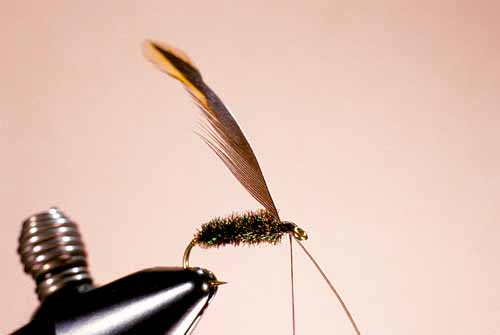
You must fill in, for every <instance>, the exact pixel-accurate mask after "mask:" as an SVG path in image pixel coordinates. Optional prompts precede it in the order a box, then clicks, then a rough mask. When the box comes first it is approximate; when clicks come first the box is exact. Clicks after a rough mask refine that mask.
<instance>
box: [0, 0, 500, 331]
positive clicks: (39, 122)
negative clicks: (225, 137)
mask: <svg viewBox="0 0 500 335" xmlns="http://www.w3.org/2000/svg"><path fill="white" fill-rule="evenodd" d="M434 2H435V1H429V2H428V3H427V4H426V3H423V2H421V1H413V4H411V3H410V2H405V1H389V0H386V1H380V2H373V1H367V2H353V1H335V2H334V1H329V0H325V1H308V2H306V1H301V2H298V1H297V2H293V1H272V2H270V1H264V0H262V1H260V0H259V1H252V2H240V3H237V2H235V1H218V0H216V1H206V2H199V3H197V2H182V1H155V2H153V1H147V2H139V1H137V2H133V1H108V2H102V1H79V2H76V1H52V2H46V1H17V2H16V1H11V2H6V1H4V2H3V3H2V4H1V5H0V13H1V14H0V16H1V22H2V24H1V25H2V29H1V30H0V41H1V42H2V46H3V47H2V52H1V56H0V73H1V78H2V81H1V82H2V83H1V85H2V88H1V90H0V139H1V140H0V146H1V147H0V152H1V159H2V162H1V165H0V169H1V170H0V171H1V174H0V183H1V188H0V203H1V208H2V211H3V214H2V220H1V236H0V262H1V266H2V277H1V282H0V283H1V285H0V297H1V299H0V301H1V303H0V315H1V317H0V319H1V321H0V333H7V332H9V331H11V330H13V329H14V328H16V327H19V326H21V324H23V323H24V322H26V321H27V320H28V318H29V316H30V313H31V312H32V311H33V310H34V308H35V307H36V305H37V301H36V299H35V295H34V294H33V288H34V285H33V283H32V280H31V279H30V278H29V277H27V276H26V275H24V274H23V272H22V268H21V266H20V264H19V261H18V257H17V255H16V253H15V250H16V244H17V241H16V240H17V236H18V232H19V228H20V222H21V221H22V219H24V218H25V217H26V216H27V215H29V214H32V213H34V212H36V211H39V210H44V209H47V208H48V207H49V206H51V205H57V206H60V207H61V208H62V209H63V210H65V211H66V212H67V213H68V214H69V215H71V216H72V217H73V218H75V219H76V220H78V221H79V222H80V224H81V230H82V231H83V234H84V237H85V240H86V243H87V245H88V250H89V252H90V261H91V270H92V273H93V275H94V277H95V279H96V281H97V282H99V283H107V282H110V281H112V280H114V279H117V278H119V277H121V276H124V275H126V274H129V273H131V272H133V271H136V270H139V269H141V268H146V267H150V266H156V265H180V261H181V255H182V252H183V250H184V247H185V245H186V244H187V242H188V241H189V240H190V238H191V236H192V233H193V232H194V231H195V229H196V228H197V227H198V225H200V224H201V223H203V222H205V221H206V220H208V219H210V218H212V217H214V216H217V215H225V214H229V213H231V212H232V211H236V210H245V209H254V208H257V207H258V205H257V203H256V202H255V201H254V200H253V199H252V198H251V197H250V196H249V195H247V193H246V192H245V191H244V190H243V189H242V187H240V185H239V184H237V182H236V181H235V180H234V178H233V177H232V176H231V175H230V174H229V172H228V171H226V169H225V167H224V166H223V164H222V163H220V162H219V161H218V159H217V158H216V157H215V155H213V154H212V153H211V152H209V150H208V148H207V147H206V146H205V145H204V144H203V143H202V142H201V141H200V140H199V139H198V138H197V137H196V136H195V135H194V133H193V132H192V130H193V129H194V128H195V126H194V125H195V121H196V118H197V110H196V108H195V107H194V105H193V104H192V103H191V102H190V99H189V98H188V96H187V94H186V93H185V92H184V90H183V89H182V88H181V87H180V85H179V84H178V83H176V82H174V81H173V80H171V79H168V78H167V77H166V76H165V75H163V74H161V73H160V72H158V71H157V70H156V69H154V68H153V66H152V65H151V64H149V63H147V62H146V61H145V60H144V59H143V56H142V54H141V49H140V46H141V42H142V41H143V40H144V39H145V38H155V39H159V40H164V41H168V42H169V43H171V44H174V45H177V46H179V47H181V48H183V49H184V50H185V51H186V52H187V53H188V54H190V55H191V56H192V58H193V59H194V60H195V62H196V63H197V64H198V65H199V66H200V67H201V69H202V71H203V73H204V75H205V78H206V79H207V81H208V82H209V83H210V84H211V85H212V86H213V88H214V89H215V90H216V91H217V92H219V93H220V96H221V97H222V98H223V99H224V101H225V102H226V103H227V104H228V105H229V106H230V107H231V108H232V110H233V111H234V113H235V115H236V116H237V118H238V120H239V121H240V122H241V124H242V125H243V127H244V129H245V131H246V133H247V135H248V137H249V139H250V141H251V143H252V144H253V146H254V150H255V151H256V153H257V156H258V157H259V159H260V161H261V165H262V168H263V170H264V172H265V175H266V177H267V180H268V183H269V185H270V188H271V192H272V194H273V196H274V198H275V201H276V203H277V205H278V207H279V209H280V213H281V214H282V217H283V218H285V219H291V220H295V221H296V222H297V223H299V224H300V225H302V226H304V228H306V229H308V231H309V234H310V240H309V241H308V242H307V246H308V247H309V248H310V251H311V252H312V253H313V254H314V255H315V256H316V257H317V258H318V260H319V261H320V263H322V264H323V266H324V267H325V269H326V271H327V273H328V274H329V276H331V278H332V279H333V280H334V282H335V283H336V284H337V286H338V288H339V290H340V291H341V293H342V294H343V296H344V298H345V299H346V301H347V303H348V305H349V306H350V307H351V309H352V311H353V314H354V315H355V317H356V318H357V320H358V322H359V325H360V328H361V330H362V331H363V333H364V334H370V335H374V334H380V335H387V334H395V335H400V334H412V335H413V334H414V335H422V334H454V335H462V334H463V335H465V334H467V335H469V334H481V335H498V334H500V289H499V284H498V283H499V282H500V270H499V266H498V257H499V252H500V248H499V246H498V240H499V236H500V227H499V218H500V215H499V214H500V213H499V212H500V210H499V199H500V191H499V190H500V173H499V171H500V170H499V169H500V158H499V157H500V151H499V147H498V144H499V141H500V134H499V127H500V113H499V110H498V106H499V104H500V97H499V93H500V61H499V60H500V47H499V34H500V23H499V22H500V21H499V20H498V10H499V9H500V5H499V3H498V2H495V1H483V2H482V3H481V2H477V1H447V2H446V3H445V2H439V1H438V2H436V3H438V4H434ZM296 251H297V253H296V259H297V264H296V272H297V305H298V307H297V308H298V310H297V318H298V320H297V322H298V323H297V328H298V331H297V334H317V333H320V334H325V333H334V334H352V333H353V332H352V330H351V329H350V326H349V324H348V322H347V320H346V319H345V317H344V315H343V313H342V311H341V309H340V307H339V305H338V303H337V302H336V301H335V300H334V298H333V297H332V296H331V294H330V293H329V292H328V291H327V288H326V286H325V285H324V284H323V282H322V281H321V279H320V277H319V275H318V274H317V273H316V272H315V271H314V269H313V268H312V267H311V264H310V263H308V262H307V261H306V260H305V258H304V255H303V254H302V253H299V251H298V250H296ZM287 252H288V250H287V246H286V244H284V245H282V246H279V247H261V248H240V249H236V248H226V249H223V250H218V251H216V250H214V251H202V250H200V249H196V250H195V251H194V252H193V255H192V263H193V264H195V265H200V266H203V267H206V268H209V269H211V270H213V271H214V272H215V273H216V274H217V275H218V277H219V278H220V279H223V280H226V281H228V282H229V283H230V285H227V286H225V287H223V288H221V290H220V291H219V294H218V296H217V297H216V299H215V300H214V302H213V305H212V306H211V307H210V308H209V310H208V311H207V313H206V316H205V318H204V320H203V321H202V322H201V323H200V325H199V327H198V329H197V332H196V333H197V334H215V333H217V334H256V333H263V334H290V333H291V331H290V330H291V327H290V298H289V277H288V276H289V274H288V256H287Z"/></svg>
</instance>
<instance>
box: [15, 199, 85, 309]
mask: <svg viewBox="0 0 500 335" xmlns="http://www.w3.org/2000/svg"><path fill="white" fill-rule="evenodd" d="M18 253H19V255H20V256H21V262H22V263H23V265H24V271H25V272H26V273H28V274H30V275H31V276H32V277H33V279H34V280H35V282H36V285H37V288H36V293H37V294H38V298H39V299H40V300H44V299H45V298H46V297H47V296H49V295H51V294H52V293H54V292H56V291H58V290H59V289H61V288H63V287H65V286H67V285H68V284H70V283H71V284H75V285H78V284H86V285H91V284H92V278H91V277H90V274H89V272H88V269H87V254H86V252H85V246H84V244H83V241H82V238H81V235H80V233H79V231H78V227H77V225H76V223H75V222H73V221H71V219H69V218H68V217H67V216H66V215H64V213H62V212H61V211H60V210H59V209H57V208H55V207H53V208H50V209H49V210H48V211H46V212H41V213H38V214H35V215H33V216H31V217H29V218H27V219H26V220H25V221H24V222H23V226H22V230H21V235H20V236H19V248H18Z"/></svg>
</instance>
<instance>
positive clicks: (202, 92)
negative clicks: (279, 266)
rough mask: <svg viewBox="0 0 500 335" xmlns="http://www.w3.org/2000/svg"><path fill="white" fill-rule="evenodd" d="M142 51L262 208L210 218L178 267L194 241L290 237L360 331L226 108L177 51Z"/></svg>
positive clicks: (208, 244) (215, 243)
mask: <svg viewBox="0 0 500 335" xmlns="http://www.w3.org/2000/svg"><path fill="white" fill-rule="evenodd" d="M144 53H145V56H146V57H147V58H148V59H149V60H150V61H151V62H152V63H153V64H155V65H156V66H157V67H159V68H160V70H162V71H163V72H166V73H167V74H168V75H170V76H172V77H173V78H175V79H177V80H179V81H180V82H181V83H182V84H183V85H184V87H185V88H186V90H187V91H188V93H189V94H190V95H191V97H192V98H193V100H194V102H195V103H196V104H197V105H198V107H199V108H200V109H201V111H202V114H203V116H204V121H205V122H203V123H202V125H201V126H202V133H201V134H199V135H200V137H201V138H202V139H203V141H205V143H206V144H207V145H208V146H209V147H210V149H212V150H213V151H214V152H215V154H216V155H217V156H218V157H219V158H220V159H221V160H222V162H223V163H224V164H225V165H226V166H227V168H228V169H229V170H230V171H231V173H232V174H233V175H234V176H235V177H236V179H237V180H238V181H239V182H240V183H241V185H242V186H243V187H244V188H245V189H246V190H247V191H248V192H249V193H250V194H251V195H252V196H253V197H254V198H255V199H256V200H257V201H258V202H259V203H260V204H261V205H262V206H263V207H264V208H265V209H262V210H257V211H249V212H247V213H244V214H242V215H237V214H233V215H231V216H228V217H225V218H224V217H223V218H221V217H219V218H215V219H213V220H211V221H209V222H207V223H205V224H203V225H202V226H201V227H200V229H199V230H198V232H197V233H196V234H195V236H194V238H193V239H192V241H191V242H190V243H189V245H188V246H187V248H186V250H185V252H184V257H183V266H184V267H185V268H187V267H189V256H190V253H191V250H192V248H193V247H194V246H196V245H197V246H200V247H202V248H212V247H220V246H224V245H228V244H232V245H236V246H237V245H240V244H246V245H256V244H262V243H270V244H277V243H279V242H280V241H281V239H282V237H283V236H285V235H288V236H289V239H290V256H291V257H292V249H291V248H292V240H295V241H296V242H297V244H298V245H299V246H300V247H301V248H302V250H303V251H304V252H305V254H306V255H307V256H308V258H309V259H310V260H311V261H312V263H313V264H314V266H315V267H316V269H317V270H318V271H319V272H320V274H321V276H322V277H323V279H324V280H325V281H326V283H327V284H328V286H329V287H330V289H331V290H332V292H333V293H334V295H335V296H336V297H337V299H338V300H339V302H340V304H341V305H342V308H343V309H344V311H345V313H346V314H347V317H348V318H349V321H350V322H351V324H352V326H353V328H354V330H355V332H356V334H358V335H360V334H361V333H360V331H359V329H358V327H357V325H356V323H355V321H354V319H353V317H352V316H351V313H350V312H349V310H348V309H347V306H346V305H345V303H344V302H343V300H342V299H341V297H340V295H339V293H338V292H337V290H336V289H335V288H334V286H333V284H332V283H331V282H330V280H329V279H328V278H327V276H326V275H325V273H324V272H323V270H322V269H321V268H320V267H319V265H318V263H317V262H316V260H315V259H314V258H313V257H312V255H311V254H310V253H309V252H308V251H307V250H306V249H305V247H304V246H303V245H302V243H301V242H300V241H303V240H307V238H308V236H307V233H306V231H305V230H303V229H302V228H300V227H299V226H297V225H296V224H295V223H292V222H288V221H282V220H281V219H280V216H279V214H278V210H277V209H276V206H275V204H274V201H273V199H272V197H271V194H270V192H269V189H268V187H267V183H266V181H265V179H264V175H263V174H262V171H261V169H260V166H259V163H258V161H257V158H256V157H255V154H254V152H253V150H252V148H251V146H250V144H249V143H248V140H247V139H246V137H245V135H244V134H243V131H242V130H241V128H240V126H239V125H238V123H237V122H236V120H235V119H234V117H233V115H232V114H231V112H230V111H229V110H228V109H227V107H226V106H225V105H224V103H223V102H222V100H221V99H220V98H219V97H218V96H217V95H216V94H215V92H214V91H213V90H212V89H211V88H210V87H209V86H208V85H207V84H206V83H205V82H204V81H203V79H202V76H201V73H200V72H199V71H198V69H197V68H196V66H195V65H194V64H193V62H192V61H191V60H190V59H189V57H188V56H187V55H186V54H185V53H183V52H182V51H180V50H178V49H175V48H173V47H170V46H168V45H165V44H162V43H158V42H153V41H146V42H145V43H144ZM291 265H292V267H291V270H292V318H293V333H294V334H295V308H294V298H293V296H294V295H293V259H292V263H291Z"/></svg>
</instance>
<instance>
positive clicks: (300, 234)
mask: <svg viewBox="0 0 500 335" xmlns="http://www.w3.org/2000/svg"><path fill="white" fill-rule="evenodd" d="M293 237H295V238H296V239H297V240H299V241H305V240H307V237H308V236H307V233H306V231H305V230H304V229H302V228H300V227H299V226H295V227H293Z"/></svg>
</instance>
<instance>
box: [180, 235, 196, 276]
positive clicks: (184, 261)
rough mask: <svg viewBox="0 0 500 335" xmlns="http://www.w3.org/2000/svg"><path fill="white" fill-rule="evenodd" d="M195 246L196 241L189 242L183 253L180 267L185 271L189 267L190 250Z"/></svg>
mask: <svg viewBox="0 0 500 335" xmlns="http://www.w3.org/2000/svg"><path fill="white" fill-rule="evenodd" d="M195 245H196V241H195V240H192V241H191V242H189V244H188V246H187V247H186V250H185V251H184V257H183V258H182V266H183V267H184V269H187V268H188V267H189V255H190V254H191V249H193V247H194V246H195Z"/></svg>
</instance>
